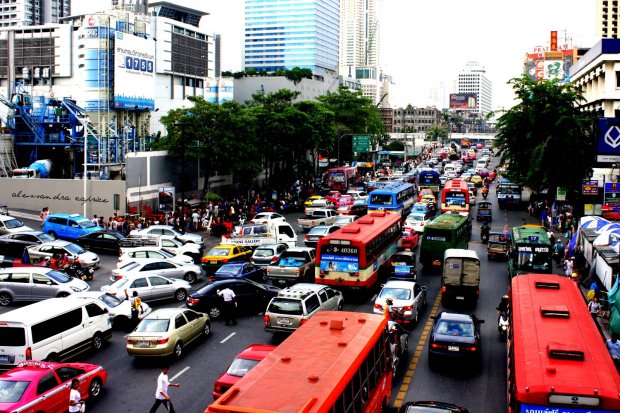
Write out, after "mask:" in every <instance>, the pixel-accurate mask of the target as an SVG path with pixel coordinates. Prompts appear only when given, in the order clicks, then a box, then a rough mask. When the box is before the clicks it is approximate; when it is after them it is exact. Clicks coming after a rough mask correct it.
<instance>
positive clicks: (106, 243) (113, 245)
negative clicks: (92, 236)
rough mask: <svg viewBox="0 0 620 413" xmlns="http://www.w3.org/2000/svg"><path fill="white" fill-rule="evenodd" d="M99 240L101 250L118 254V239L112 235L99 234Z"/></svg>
mask: <svg viewBox="0 0 620 413" xmlns="http://www.w3.org/2000/svg"><path fill="white" fill-rule="evenodd" d="M97 239H98V240H99V242H100V244H99V246H98V247H99V248H101V249H103V250H106V251H113V252H116V251H117V250H118V238H116V237H115V236H114V235H112V234H98V235H97Z"/></svg>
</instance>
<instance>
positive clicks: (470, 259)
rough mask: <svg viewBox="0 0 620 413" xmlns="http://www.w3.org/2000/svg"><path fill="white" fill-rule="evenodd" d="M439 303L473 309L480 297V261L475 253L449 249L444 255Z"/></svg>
mask: <svg viewBox="0 0 620 413" xmlns="http://www.w3.org/2000/svg"><path fill="white" fill-rule="evenodd" d="M443 261H444V262H443V275H442V277H441V292H442V296H441V302H442V303H443V304H444V305H446V304H448V303H452V304H460V305H464V306H472V307H475V306H476V304H477V302H478V296H479V295H480V259H479V258H478V254H477V253H476V252H475V251H470V250H466V249H459V248H449V249H447V250H446V252H445V253H444V260H443Z"/></svg>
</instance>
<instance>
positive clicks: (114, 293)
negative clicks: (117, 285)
mask: <svg viewBox="0 0 620 413" xmlns="http://www.w3.org/2000/svg"><path fill="white" fill-rule="evenodd" d="M108 294H110V295H113V296H115V297H116V294H117V293H116V292H115V291H114V292H111V293H108Z"/></svg>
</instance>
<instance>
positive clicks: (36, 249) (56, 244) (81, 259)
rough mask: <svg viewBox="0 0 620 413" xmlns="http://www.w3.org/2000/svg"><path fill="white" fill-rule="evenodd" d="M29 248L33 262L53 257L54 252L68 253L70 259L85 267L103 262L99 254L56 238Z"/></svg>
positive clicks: (59, 254) (94, 266) (93, 266)
mask: <svg viewBox="0 0 620 413" xmlns="http://www.w3.org/2000/svg"><path fill="white" fill-rule="evenodd" d="M27 249H28V256H29V257H30V262H31V263H32V264H37V263H39V262H41V261H43V260H44V259H45V257H49V258H52V256H54V254H57V255H58V256H59V257H60V256H62V255H63V254H66V255H67V258H68V259H69V261H72V262H74V261H77V262H78V263H79V264H80V266H82V267H83V268H89V267H90V268H99V265H100V264H101V262H100V261H99V256H98V255H97V254H95V253H94V252H90V251H86V250H85V249H84V248H82V247H80V246H79V245H77V244H74V243H72V242H69V241H63V240H55V241H50V242H44V243H43V244H39V245H32V246H30V247H28V248H27Z"/></svg>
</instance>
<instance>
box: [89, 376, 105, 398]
mask: <svg viewBox="0 0 620 413" xmlns="http://www.w3.org/2000/svg"><path fill="white" fill-rule="evenodd" d="M102 389H103V383H101V379H100V378H99V377H95V378H94V379H92V380H91V382H90V384H89V385H88V397H89V398H90V399H93V400H95V399H98V398H99V396H101V390H102Z"/></svg>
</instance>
